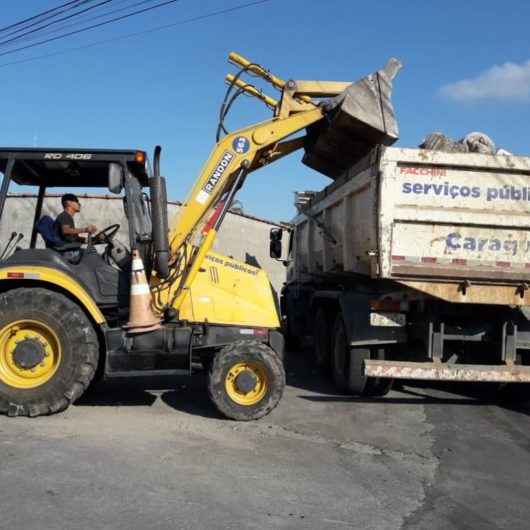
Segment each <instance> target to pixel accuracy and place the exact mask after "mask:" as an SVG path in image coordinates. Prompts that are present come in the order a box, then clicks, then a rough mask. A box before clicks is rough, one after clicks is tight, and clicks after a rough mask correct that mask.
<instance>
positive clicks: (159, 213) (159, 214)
mask: <svg viewBox="0 0 530 530" xmlns="http://www.w3.org/2000/svg"><path fill="white" fill-rule="evenodd" d="M161 151H162V148H161V147H160V146H159V145H157V146H156V147H155V154H154V158H153V173H154V176H153V177H152V178H150V179H149V190H150V195H151V215H152V224H153V247H154V268H155V270H156V272H157V274H158V276H159V277H160V278H167V277H168V276H169V237H168V223H167V191H166V179H165V178H164V177H161V176H160V152H161Z"/></svg>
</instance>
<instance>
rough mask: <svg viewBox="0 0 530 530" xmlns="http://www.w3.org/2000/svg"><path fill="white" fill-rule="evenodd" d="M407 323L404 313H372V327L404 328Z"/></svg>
mask: <svg viewBox="0 0 530 530" xmlns="http://www.w3.org/2000/svg"><path fill="white" fill-rule="evenodd" d="M405 323H406V319H405V315H404V314H403V313H370V324H371V325H372V326H385V327H402V326H404V325H405Z"/></svg>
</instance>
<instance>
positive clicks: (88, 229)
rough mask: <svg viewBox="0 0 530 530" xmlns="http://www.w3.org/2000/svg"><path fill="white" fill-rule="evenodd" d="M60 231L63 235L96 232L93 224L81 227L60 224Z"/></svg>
mask: <svg viewBox="0 0 530 530" xmlns="http://www.w3.org/2000/svg"><path fill="white" fill-rule="evenodd" d="M61 231H62V233H63V234H64V235H65V236H78V235H80V234H94V233H95V232H97V228H96V227H95V225H87V226H84V227H82V228H74V227H73V226H70V225H61Z"/></svg>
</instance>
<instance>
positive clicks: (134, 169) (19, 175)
mask: <svg viewBox="0 0 530 530" xmlns="http://www.w3.org/2000/svg"><path fill="white" fill-rule="evenodd" d="M9 159H13V160H14V162H15V163H14V166H13V171H12V174H11V179H12V180H13V181H14V182H16V183H17V184H20V185H27V186H41V185H44V186H46V187H50V188H51V187H80V188H92V187H93V188H105V187H107V186H108V175H109V164H110V163H112V162H118V163H122V164H126V165H127V168H128V170H129V171H130V172H131V174H132V175H133V176H135V177H136V178H137V179H138V180H139V182H140V184H141V186H147V184H148V182H147V181H148V178H149V175H148V172H147V168H146V163H147V156H146V153H145V151H138V150H132V149H72V148H63V147H61V148H53V147H47V148H39V149H35V148H25V147H24V148H17V147H0V172H2V173H5V171H6V168H7V165H8V161H9Z"/></svg>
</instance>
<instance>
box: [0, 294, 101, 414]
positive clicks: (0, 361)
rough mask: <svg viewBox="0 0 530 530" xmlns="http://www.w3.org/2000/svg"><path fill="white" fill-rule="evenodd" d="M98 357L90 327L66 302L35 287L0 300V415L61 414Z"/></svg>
mask: <svg viewBox="0 0 530 530" xmlns="http://www.w3.org/2000/svg"><path fill="white" fill-rule="evenodd" d="M98 357H99V343H98V337H97V334H96V331H95V330H94V327H93V325H92V323H91V322H90V320H89V319H88V317H87V316H86V315H85V313H84V312H83V310H82V309H81V308H80V307H79V306H78V305H77V304H75V303H74V302H72V301H71V300H70V299H68V298H67V297H66V296H64V295H62V294H60V293H57V292H55V291H50V290H48V289H43V288H40V287H24V288H19V289H13V290H11V291H7V292H5V293H2V294H1V295H0V412H2V413H7V414H8V415H9V416H30V417H34V416H42V415H46V414H52V413H55V412H60V411H62V410H64V409H66V408H67V407H68V406H69V405H70V404H71V403H73V402H74V401H76V400H77V399H78V398H79V397H80V396H81V394H83V392H84V391H85V389H86V388H87V387H88V385H89V384H90V382H91V380H92V378H93V377H94V374H95V372H96V368H97V366H98Z"/></svg>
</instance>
